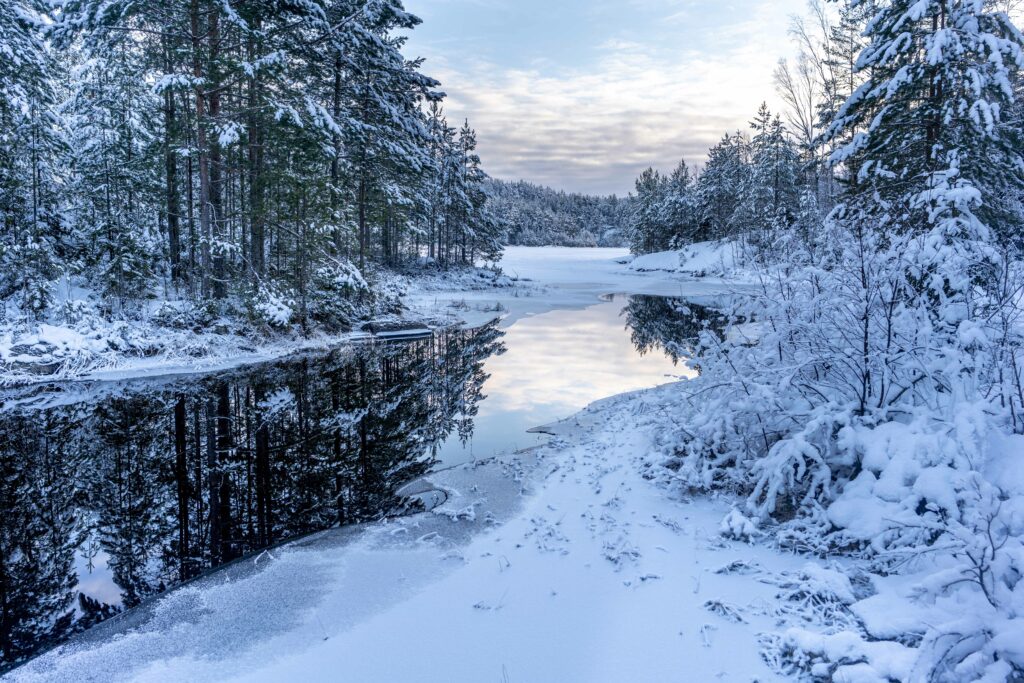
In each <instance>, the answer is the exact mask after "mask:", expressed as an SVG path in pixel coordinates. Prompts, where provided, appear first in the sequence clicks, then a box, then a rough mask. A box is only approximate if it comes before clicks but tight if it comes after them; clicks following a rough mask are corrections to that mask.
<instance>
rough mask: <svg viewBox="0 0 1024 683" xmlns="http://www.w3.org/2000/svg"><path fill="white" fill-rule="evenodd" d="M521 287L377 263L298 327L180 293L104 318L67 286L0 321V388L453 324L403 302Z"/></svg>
mask: <svg viewBox="0 0 1024 683" xmlns="http://www.w3.org/2000/svg"><path fill="white" fill-rule="evenodd" d="M526 289H528V287H527V286H524V285H523V284H522V283H518V282H516V281H515V280H513V279H512V278H509V277H507V276H505V275H504V274H503V273H501V272H500V271H499V270H496V269H492V268H463V269H457V270H452V271H440V270H435V269H430V268H424V269H420V270H417V271H409V272H402V273H398V272H391V271H381V272H378V273H377V274H376V276H375V278H374V286H373V288H372V290H369V291H367V292H366V293H364V295H360V296H359V297H357V298H356V300H354V301H353V302H349V303H346V304H345V305H346V306H347V307H348V308H349V309H350V311H349V314H350V316H351V319H350V320H349V321H348V322H346V323H345V324H344V325H340V326H339V325H333V326H323V325H320V326H316V325H314V326H312V327H310V328H308V329H303V328H302V326H299V325H295V324H292V323H290V322H288V318H287V316H283V314H282V316H283V317H282V318H281V319H280V320H270V319H257V318H254V317H253V315H252V312H251V311H248V312H247V311H246V310H244V306H243V305H242V303H241V302H237V301H229V302H226V303H225V304H224V307H225V309H226V312H221V313H219V314H214V313H213V312H211V310H209V309H208V308H204V307H200V306H196V305H195V304H192V303H189V302H186V301H163V302H156V301H154V302H150V303H148V304H146V305H145V306H144V307H143V309H141V310H139V311H136V312H135V313H134V314H133V315H132V316H131V317H130V318H123V319H121V318H115V319H112V318H110V317H109V316H103V315H100V314H99V313H97V311H96V310H95V307H94V306H92V305H91V304H90V303H89V294H88V293H87V292H83V291H81V290H76V289H74V288H70V290H71V292H72V293H71V294H69V295H68V298H67V299H65V300H64V301H63V302H62V304H61V306H60V310H61V311H63V313H61V314H60V315H57V316H56V317H53V318H52V319H51V320H49V321H48V322H38V323H35V324H32V325H26V324H13V323H10V324H6V325H0V387H11V386H20V385H28V384H33V383H37V382H47V381H67V380H120V379H127V378H134V377H145V376H159V375H172V374H186V373H196V372H215V371H220V370H226V369H229V368H234V367H238V366H242V365H248V364H252V363H260V362H265V361H269V360H274V359H278V358H283V357H286V356H289V355H292V354H297V353H311V352H316V351H324V350H328V349H332V348H336V347H338V346H342V345H344V344H350V343H357V342H360V341H363V340H366V339H369V338H371V337H374V336H377V335H376V334H375V329H376V328H380V327H384V328H389V327H402V326H417V327H420V328H436V327H443V326H446V325H451V324H454V323H457V322H459V316H458V311H457V310H456V307H449V308H445V307H433V308H432V309H429V308H426V307H412V308H410V307H409V306H408V305H407V304H406V301H407V300H410V301H422V300H424V299H425V298H429V297H430V296H431V295H432V293H434V292H437V291H445V292H456V291H458V292H479V291H484V292H492V291H494V290H504V291H506V292H507V296H508V297H515V296H521V295H522V291H523V290H526ZM75 297H78V298H75ZM478 313H479V315H477V316H475V317H474V320H479V321H480V323H481V324H482V323H483V322H486V321H487V320H489V319H491V318H493V317H495V315H496V314H497V313H496V312H495V311H486V312H485V311H479V312H478ZM270 317H271V318H273V316H270Z"/></svg>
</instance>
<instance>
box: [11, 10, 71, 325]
mask: <svg viewBox="0 0 1024 683" xmlns="http://www.w3.org/2000/svg"><path fill="white" fill-rule="evenodd" d="M43 16H44V6H43V3H41V2H37V0H11V2H4V3H3V4H2V6H0V298H7V297H10V296H12V295H17V297H18V304H19V306H20V308H21V310H22V311H23V312H24V313H25V314H27V315H29V316H31V317H37V316H39V315H40V314H42V313H43V311H45V310H46V308H47V307H48V306H49V305H50V303H51V300H52V296H53V281H54V280H55V278H56V277H57V276H58V275H59V272H60V268H59V260H58V259H59V258H60V257H61V256H62V255H61V254H60V253H59V243H58V241H59V239H60V237H61V234H60V233H61V230H62V226H61V224H60V218H59V214H60V207H59V202H58V191H57V182H58V176H59V173H58V171H57V169H56V167H55V164H56V161H57V159H58V158H60V156H61V151H62V140H61V138H60V137H59V131H60V130H61V121H60V119H59V116H58V115H57V112H56V95H55V92H54V82H53V77H54V74H55V69H54V65H53V56H52V54H51V53H50V51H49V50H48V48H47V47H46V45H45V42H44V39H43V30H44V20H43Z"/></svg>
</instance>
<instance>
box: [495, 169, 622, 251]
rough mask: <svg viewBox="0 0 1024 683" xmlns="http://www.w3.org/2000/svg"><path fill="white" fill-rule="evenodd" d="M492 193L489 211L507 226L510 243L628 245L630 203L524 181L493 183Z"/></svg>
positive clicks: (573, 245)
mask: <svg viewBox="0 0 1024 683" xmlns="http://www.w3.org/2000/svg"><path fill="white" fill-rule="evenodd" d="M487 190H488V194H489V196H490V201H489V203H488V207H489V208H490V210H491V211H492V212H493V214H494V215H495V216H496V217H498V219H499V220H500V221H501V222H502V223H503V224H504V226H505V235H504V243H505V244H511V245H523V246H544V245H558V246H565V247H596V246H602V247H618V246H623V245H625V244H626V243H627V237H626V228H627V226H628V225H629V222H630V220H631V215H632V206H633V201H632V199H631V198H628V197H627V198H620V197H616V196H615V195H610V196H606V197H596V196H592V195H585V194H576V193H568V192H564V191H561V190H553V189H551V188H550V187H544V186H542V185H534V184H533V183H528V182H526V181H522V180H520V181H518V182H508V181H503V180H489V181H488V182H487Z"/></svg>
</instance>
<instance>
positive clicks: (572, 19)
mask: <svg viewBox="0 0 1024 683" xmlns="http://www.w3.org/2000/svg"><path fill="white" fill-rule="evenodd" d="M405 6H406V9H407V10H409V11H410V12H412V13H414V14H416V15H418V16H419V17H420V18H422V19H423V21H424V23H423V25H422V26H420V27H418V28H417V29H416V30H415V31H413V33H412V35H411V36H410V39H409V43H408V49H407V50H406V54H407V55H408V56H410V57H414V56H418V57H423V58H425V59H426V63H425V65H424V67H423V70H424V72H425V73H427V74H429V75H431V76H433V77H434V78H437V79H438V80H440V81H441V82H442V87H441V90H443V91H444V92H446V93H447V94H448V99H447V103H446V107H445V109H446V112H447V115H448V119H449V122H450V123H451V124H452V125H456V124H460V123H461V122H462V120H463V119H464V118H467V117H468V118H469V120H470V124H471V125H472V126H473V128H475V129H476V131H477V136H478V139H479V152H480V155H481V157H482V159H483V163H484V168H485V169H486V170H487V171H488V173H490V174H491V175H492V176H494V177H497V178H504V179H509V180H518V179H525V180H529V181H531V182H535V183H540V184H543V185H548V186H551V187H555V188H558V189H564V190H568V191H574V192H586V193H592V194H608V193H616V194H620V195H621V194H625V193H626V192H629V191H630V190H632V188H633V181H634V180H635V178H636V177H637V176H638V175H639V174H640V172H641V171H642V170H643V169H644V168H646V167H647V166H654V167H655V168H658V169H661V170H663V171H669V170H671V169H672V168H673V167H675V165H676V164H677V163H678V162H679V159H680V158H685V159H686V160H687V162H688V163H696V164H700V163H701V162H702V161H703V159H704V157H705V154H706V152H707V149H708V147H710V146H711V145H713V144H714V143H715V142H716V141H717V140H718V139H719V138H721V136H722V134H723V133H725V132H726V131H731V130H736V129H738V128H740V129H745V128H746V126H747V122H748V121H749V119H750V118H751V117H752V116H753V114H754V112H755V111H756V109H757V107H758V105H759V104H760V103H761V102H762V101H767V102H768V103H769V106H772V107H773V109H778V108H779V105H778V100H777V98H776V96H775V92H774V86H773V84H772V72H773V70H774V68H775V65H776V63H777V61H778V59H779V58H780V57H785V56H788V55H789V54H790V53H791V52H792V47H791V44H790V40H789V36H788V28H789V26H790V22H791V17H792V16H793V15H796V14H803V13H804V12H805V10H806V0H774V1H772V0H736V1H734V2H729V1H722V2H715V1H714V0H406V2H405Z"/></svg>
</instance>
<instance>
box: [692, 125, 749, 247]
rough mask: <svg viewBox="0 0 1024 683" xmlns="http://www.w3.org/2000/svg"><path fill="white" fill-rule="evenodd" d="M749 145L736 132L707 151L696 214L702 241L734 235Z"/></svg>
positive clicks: (744, 179) (699, 186) (744, 180)
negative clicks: (734, 217)
mask: <svg viewBox="0 0 1024 683" xmlns="http://www.w3.org/2000/svg"><path fill="white" fill-rule="evenodd" d="M749 156H750V150H749V143H748V141H747V139H746V138H744V137H743V135H741V134H740V133H739V132H737V133H735V134H733V135H724V136H722V140H721V141H720V142H719V143H718V144H717V145H715V146H714V147H712V148H711V149H710V150H709V151H708V161H707V164H705V166H704V171H703V172H702V173H701V175H700V178H698V180H697V193H696V196H697V210H698V212H699V214H700V218H701V223H702V226H703V229H702V234H701V236H700V237H701V240H710V239H721V238H723V237H728V236H730V235H733V234H735V232H736V228H737V226H736V225H735V222H734V220H733V216H734V215H735V214H736V208H737V207H738V206H739V203H740V189H741V188H742V187H743V186H744V184H745V183H746V177H747V173H748V171H749V169H748V163H749Z"/></svg>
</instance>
